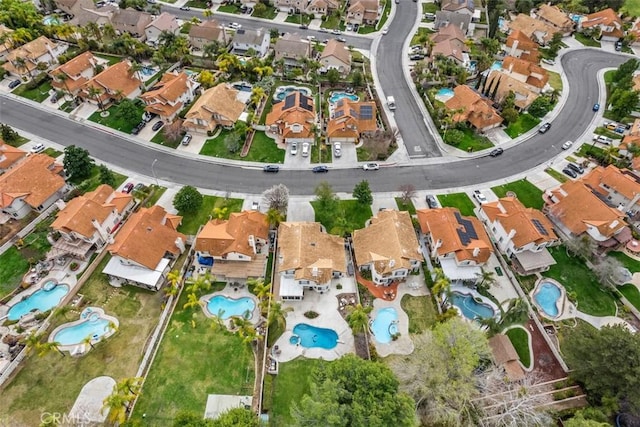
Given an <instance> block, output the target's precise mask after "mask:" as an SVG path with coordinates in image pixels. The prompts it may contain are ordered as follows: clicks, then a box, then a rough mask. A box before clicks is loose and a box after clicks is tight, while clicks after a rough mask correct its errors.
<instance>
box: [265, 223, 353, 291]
mask: <svg viewBox="0 0 640 427" xmlns="http://www.w3.org/2000/svg"><path fill="white" fill-rule="evenodd" d="M274 268H275V271H276V273H277V274H278V278H277V279H276V280H278V281H279V282H280V287H279V289H280V293H279V297H280V298H281V299H282V300H302V299H303V298H304V291H305V290H309V289H312V290H315V291H316V292H320V293H324V292H327V291H328V290H329V288H330V285H331V281H332V280H333V279H339V278H341V277H343V276H344V275H345V274H346V273H347V261H346V254H345V241H344V239H343V238H342V237H339V236H333V235H331V234H327V233H326V232H325V231H324V228H323V227H322V224H320V223H318V222H282V223H280V227H279V228H278V249H277V252H276V258H275V260H274Z"/></svg>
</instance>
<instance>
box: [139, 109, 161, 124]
mask: <svg viewBox="0 0 640 427" xmlns="http://www.w3.org/2000/svg"><path fill="white" fill-rule="evenodd" d="M156 117H158V115H157V114H156V113H149V112H148V111H145V112H144V114H143V115H142V121H144V122H146V123H149V122H150V121H151V120H153V119H155V118H156Z"/></svg>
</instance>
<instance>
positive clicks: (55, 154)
mask: <svg viewBox="0 0 640 427" xmlns="http://www.w3.org/2000/svg"><path fill="white" fill-rule="evenodd" d="M43 153H44V154H46V155H47V156H51V157H53V158H54V159H55V158H56V157H58V156H61V155H62V151H58V150H56V149H54V148H51V147H49V148H47V149H45V150H44V151H43Z"/></svg>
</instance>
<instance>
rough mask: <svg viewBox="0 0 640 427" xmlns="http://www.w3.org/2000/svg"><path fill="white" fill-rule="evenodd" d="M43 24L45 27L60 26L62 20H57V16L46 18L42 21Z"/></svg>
mask: <svg viewBox="0 0 640 427" xmlns="http://www.w3.org/2000/svg"><path fill="white" fill-rule="evenodd" d="M42 23H43V24H44V25H60V19H58V18H56V17H55V16H45V17H44V18H43V19H42Z"/></svg>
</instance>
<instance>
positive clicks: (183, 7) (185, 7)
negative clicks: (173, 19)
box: [180, 6, 191, 10]
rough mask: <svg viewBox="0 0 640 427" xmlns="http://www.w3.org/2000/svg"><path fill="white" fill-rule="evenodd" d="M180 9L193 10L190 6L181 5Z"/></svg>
mask: <svg viewBox="0 0 640 427" xmlns="http://www.w3.org/2000/svg"><path fill="white" fill-rule="evenodd" d="M180 10H191V8H190V7H189V6H180Z"/></svg>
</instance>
